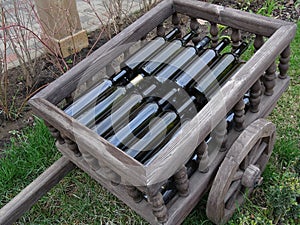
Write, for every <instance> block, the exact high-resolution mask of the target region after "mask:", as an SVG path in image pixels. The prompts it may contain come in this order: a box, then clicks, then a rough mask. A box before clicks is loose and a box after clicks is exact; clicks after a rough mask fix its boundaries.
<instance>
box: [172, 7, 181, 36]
mask: <svg viewBox="0 0 300 225" xmlns="http://www.w3.org/2000/svg"><path fill="white" fill-rule="evenodd" d="M172 24H173V26H174V28H175V27H177V28H179V25H180V18H179V16H178V13H176V12H175V13H173V15H172ZM179 36H180V34H179Z"/></svg>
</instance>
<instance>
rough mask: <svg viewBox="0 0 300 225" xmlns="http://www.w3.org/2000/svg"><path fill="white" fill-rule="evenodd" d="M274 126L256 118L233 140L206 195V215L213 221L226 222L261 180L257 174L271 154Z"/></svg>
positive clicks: (263, 167) (260, 171)
mask: <svg viewBox="0 0 300 225" xmlns="http://www.w3.org/2000/svg"><path fill="white" fill-rule="evenodd" d="M274 142H275V125H274V124H273V123H271V122H269V121H267V120H265V119H258V120H256V121H255V122H253V123H252V124H251V125H250V126H248V127H247V128H246V129H245V130H244V131H243V132H242V133H241V134H240V136H239V137H238V138H237V140H236V141H235V142H234V143H233V145H232V146H231V148H230V149H229V151H228V153H227V155H226V157H225V159H224V161H223V162H222V164H221V166H220V168H219V170H218V172H217V175H216V177H215V179H214V181H213V184H212V188H211V190H210V193H209V196H208V202H207V207H206V214H207V216H208V218H209V219H210V220H211V221H213V222H214V223H216V224H223V223H226V222H227V221H228V220H229V218H230V217H231V216H232V215H233V213H234V211H235V209H236V208H237V207H239V206H240V205H241V204H242V203H243V201H244V199H245V197H247V196H248V195H249V194H250V193H251V192H252V191H253V189H254V188H255V187H256V186H258V185H259V184H260V183H261V182H262V178H261V173H262V171H263V170H264V169H265V166H266V164H267V162H268V160H269V158H270V156H271V153H272V150H273V146H274Z"/></svg>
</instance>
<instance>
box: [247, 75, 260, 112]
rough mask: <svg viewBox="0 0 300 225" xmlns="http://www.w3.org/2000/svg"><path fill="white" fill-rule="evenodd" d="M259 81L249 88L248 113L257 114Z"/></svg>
mask: <svg viewBox="0 0 300 225" xmlns="http://www.w3.org/2000/svg"><path fill="white" fill-rule="evenodd" d="M261 88H262V87H261V81H260V79H259V80H257V81H256V82H255V83H254V84H253V86H252V87H251V88H250V98H249V101H250V111H251V112H253V113H257V112H259V105H260V100H261V93H262V91H261Z"/></svg>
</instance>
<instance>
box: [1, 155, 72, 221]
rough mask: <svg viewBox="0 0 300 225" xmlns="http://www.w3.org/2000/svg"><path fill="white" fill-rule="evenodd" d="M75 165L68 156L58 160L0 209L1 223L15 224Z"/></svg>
mask: <svg viewBox="0 0 300 225" xmlns="http://www.w3.org/2000/svg"><path fill="white" fill-rule="evenodd" d="M74 167H75V165H74V164H73V163H72V162H71V161H70V160H69V159H67V158H66V157H61V158H60V159H59V160H57V161H56V162H55V163H54V164H52V166H50V167H49V168H48V169H47V170H46V171H45V172H43V173H42V174H41V175H40V176H39V177H38V178H36V179H35V180H34V181H33V182H32V183H31V184H29V185H28V186H27V187H26V188H24V189H23V190H22V191H21V192H20V193H19V194H18V195H17V196H16V197H14V198H13V199H12V200H11V201H10V202H9V203H7V204H6V205H5V206H4V207H3V208H1V209H0V224H1V225H9V224H13V223H14V222H15V221H16V220H17V219H19V218H20V217H21V216H22V215H23V214H24V213H25V212H26V211H27V210H29V209H30V208H31V207H32V206H33V205H34V204H35V203H36V202H37V201H38V200H39V199H40V198H41V197H42V196H43V195H44V194H46V193H47V192H48V191H49V190H50V189H51V188H52V187H53V186H55V185H56V184H57V183H58V182H59V181H60V180H61V179H62V178H63V177H64V176H65V175H66V174H68V173H69V172H70V171H71V170H72V169H74Z"/></svg>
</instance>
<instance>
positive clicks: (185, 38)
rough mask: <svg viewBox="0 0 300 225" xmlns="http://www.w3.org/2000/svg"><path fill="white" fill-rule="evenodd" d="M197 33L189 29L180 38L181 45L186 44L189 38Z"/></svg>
mask: <svg viewBox="0 0 300 225" xmlns="http://www.w3.org/2000/svg"><path fill="white" fill-rule="evenodd" d="M196 35H197V33H196V32H194V31H191V32H189V33H188V34H186V35H185V36H184V37H183V38H182V39H181V42H182V45H186V44H187V43H188V42H189V41H190V40H192V38H193V37H195V36H196Z"/></svg>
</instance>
